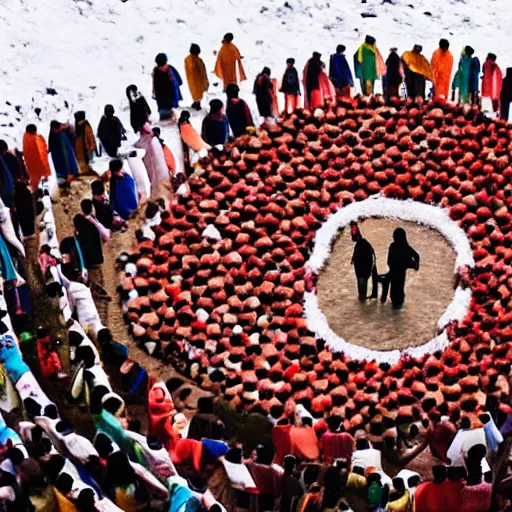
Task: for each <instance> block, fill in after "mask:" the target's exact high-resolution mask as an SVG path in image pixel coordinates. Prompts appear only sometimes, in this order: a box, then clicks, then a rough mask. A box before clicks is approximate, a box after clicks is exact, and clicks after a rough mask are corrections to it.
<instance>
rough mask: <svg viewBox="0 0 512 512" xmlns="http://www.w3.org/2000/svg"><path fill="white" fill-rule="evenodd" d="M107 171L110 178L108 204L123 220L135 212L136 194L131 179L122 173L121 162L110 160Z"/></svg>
mask: <svg viewBox="0 0 512 512" xmlns="http://www.w3.org/2000/svg"><path fill="white" fill-rule="evenodd" d="M109 170H110V172H111V173H112V176H111V178H110V203H111V204H112V208H113V209H114V210H115V211H116V212H117V213H119V215H120V216H121V217H122V218H123V219H124V220H128V219H129V218H130V215H131V214H132V213H133V212H134V211H135V210H137V192H136V191H135V182H134V181H133V178H132V177H131V176H130V175H129V174H126V173H124V172H123V162H121V160H111V162H110V164H109Z"/></svg>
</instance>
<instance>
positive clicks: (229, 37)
mask: <svg viewBox="0 0 512 512" xmlns="http://www.w3.org/2000/svg"><path fill="white" fill-rule="evenodd" d="M233 39H235V36H234V35H233V34H232V33H231V32H228V33H227V34H224V37H223V38H222V41H226V42H227V43H231V41H233Z"/></svg>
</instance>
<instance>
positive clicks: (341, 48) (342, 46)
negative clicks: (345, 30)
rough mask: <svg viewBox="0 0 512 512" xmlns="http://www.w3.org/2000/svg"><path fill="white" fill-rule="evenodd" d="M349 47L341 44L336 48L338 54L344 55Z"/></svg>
mask: <svg viewBox="0 0 512 512" xmlns="http://www.w3.org/2000/svg"><path fill="white" fill-rule="evenodd" d="M346 49H347V47H346V46H345V45H344V44H339V45H338V46H336V53H343V52H344V51H345V50H346Z"/></svg>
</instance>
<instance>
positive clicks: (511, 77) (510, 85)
mask: <svg viewBox="0 0 512 512" xmlns="http://www.w3.org/2000/svg"><path fill="white" fill-rule="evenodd" d="M511 101H512V68H507V74H506V75H505V78H504V79H503V85H502V87H501V93H500V105H501V107H500V109H501V118H502V119H504V120H505V121H507V122H508V116H509V111H510V102H511Z"/></svg>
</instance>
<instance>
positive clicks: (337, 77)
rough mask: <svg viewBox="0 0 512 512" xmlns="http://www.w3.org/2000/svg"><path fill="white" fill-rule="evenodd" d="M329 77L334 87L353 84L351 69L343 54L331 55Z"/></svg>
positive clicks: (338, 87)
mask: <svg viewBox="0 0 512 512" xmlns="http://www.w3.org/2000/svg"><path fill="white" fill-rule="evenodd" d="M329 78H330V80H331V82H332V83H333V84H334V87H336V89H343V88H344V87H347V86H353V85H354V78H353V77H352V71H351V70H350V67H349V65H348V62H347V58H346V57H345V55H343V54H339V53H335V54H333V55H331V60H330V63H329Z"/></svg>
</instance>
